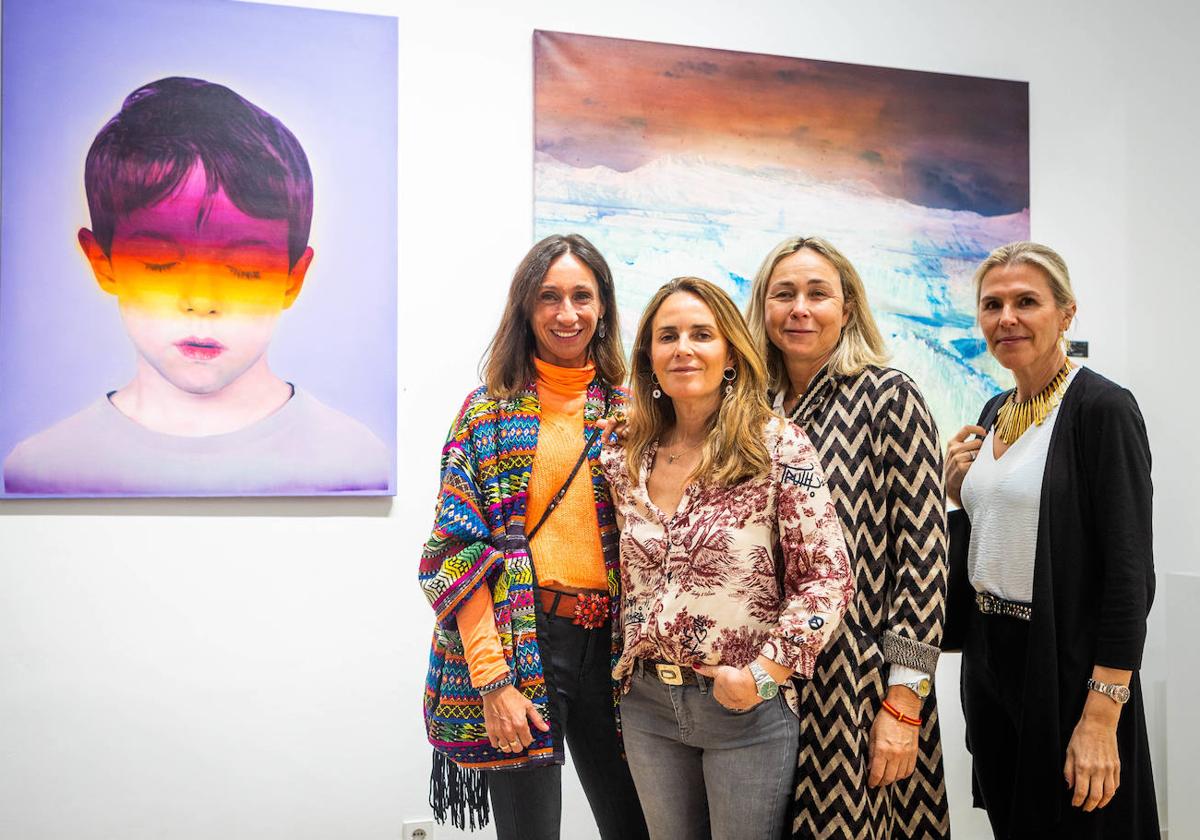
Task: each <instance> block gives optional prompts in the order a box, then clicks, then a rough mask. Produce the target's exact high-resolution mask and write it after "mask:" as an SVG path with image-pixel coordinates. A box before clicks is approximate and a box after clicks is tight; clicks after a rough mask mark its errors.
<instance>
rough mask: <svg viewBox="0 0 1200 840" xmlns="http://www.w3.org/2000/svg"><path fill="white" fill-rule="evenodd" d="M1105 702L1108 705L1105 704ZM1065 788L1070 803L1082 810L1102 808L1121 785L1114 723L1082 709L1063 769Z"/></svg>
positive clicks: (1113, 717) (1114, 721) (1115, 724)
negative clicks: (1070, 791)
mask: <svg viewBox="0 0 1200 840" xmlns="http://www.w3.org/2000/svg"><path fill="white" fill-rule="evenodd" d="M1106 702H1111V701H1107V699H1106ZM1114 705H1115V704H1114ZM1063 775H1064V776H1066V779H1067V786H1068V787H1070V788H1074V795H1073V796H1072V797H1071V804H1072V805H1074V806H1075V807H1076V808H1078V807H1080V806H1082V807H1083V810H1085V811H1094V810H1095V809H1097V808H1103V807H1104V806H1105V805H1107V804H1108V803H1109V802H1110V801H1111V800H1112V798H1113V794H1115V793H1116V792H1117V788H1118V787H1120V785H1121V758H1120V756H1119V755H1118V754H1117V720H1116V716H1112V718H1111V720H1110V719H1107V718H1097V717H1096V716H1093V715H1089V714H1088V712H1087V711H1086V710H1085V711H1084V714H1083V716H1082V717H1080V718H1079V723H1077V724H1076V725H1075V731H1074V732H1073V733H1071V741H1070V743H1069V744H1067V763H1066V765H1064V767H1063Z"/></svg>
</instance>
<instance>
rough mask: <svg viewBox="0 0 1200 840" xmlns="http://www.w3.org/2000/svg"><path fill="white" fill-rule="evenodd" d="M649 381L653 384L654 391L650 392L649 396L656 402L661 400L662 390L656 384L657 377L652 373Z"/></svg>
mask: <svg viewBox="0 0 1200 840" xmlns="http://www.w3.org/2000/svg"><path fill="white" fill-rule="evenodd" d="M650 381H651V382H653V383H654V390H653V391H651V392H650V396H652V397H654V399H656V400H658V399H662V388H661V387H660V386H659V384H658V377H657V376H655V375H654V374H653V373H652V374H650Z"/></svg>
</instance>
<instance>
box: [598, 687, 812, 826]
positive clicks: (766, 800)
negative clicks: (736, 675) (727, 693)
mask: <svg viewBox="0 0 1200 840" xmlns="http://www.w3.org/2000/svg"><path fill="white" fill-rule="evenodd" d="M698 680H699V683H700V684H699V685H698V686H696V685H681V686H669V685H664V684H663V683H661V682H659V681H658V679H657V678H655V677H654V676H651V674H650V673H649V672H648V671H647V672H646V673H645V674H639V673H637V672H636V671H635V672H634V676H633V684H632V686H631V687H630V689H629V693H628V694H626V695H625V698H624V699H623V700H622V701H621V722H622V726H623V729H624V733H625V754H626V756H627V757H628V759H629V769H630V771H631V772H632V773H633V782H634V784H635V785H637V791H638V797H639V798H640V799H641V800H642V811H643V813H644V814H645V815H646V824H647V826H648V827H649V829H650V837H651V838H652V840H709V838H712V840H734V838H736V840H776V839H777V838H778V837H779V836H780V835H781V834H782V832H783V824H784V822H785V821H786V819H787V808H788V802H789V800H790V799H791V794H792V782H793V778H794V776H795V772H796V752H797V750H798V748H799V743H800V721H799V719H797V717H796V715H795V714H793V713H792V710H791V709H790V708H789V707H788V705H787V704H786V703H785V702H784V700H783V695H782V693H780V694H779V696H777V697H776V698H775V699H773V700H767V701H764V702H762V703H759V704H758V705H757V706H755V707H754V708H753V709H751V710H750V711H748V712H731V711H729V710H728V709H726V708H725V707H724V706H722V705H721V704H720V703H718V702H717V700H716V698H715V697H713V695H712V682H711V681H710V680H707V679H705V678H704V677H698Z"/></svg>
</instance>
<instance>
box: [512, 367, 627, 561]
mask: <svg viewBox="0 0 1200 840" xmlns="http://www.w3.org/2000/svg"><path fill="white" fill-rule="evenodd" d="M608 396H609V394H608V389H607V388H605V389H604V410H603V411H602V412H601V417H603V416H606V415H607V414H608ZM599 436H600V427H599V426H597V427H596V428H594V429H592V433H591V434H590V435H588V439H587V443H585V444H584V445H583V451H582V452H580V453H579V458H578V460H576V461H575V466H573V467H571V474H570V475H568V476H567V480H566V481H564V482H563V485H562V487H559V488H558V492H557V493H555V494H554V496H553V497H552V498H551V499H550V504H548V505H546V509H545V510H544V511H542V516H541V518H540V519H538V521H537V524H536V525H534V526H533V529H532V530H531V531H530V532H529V533H528V534H526V535H525V540H526V542H533V537H534V534H536V533H537V532H538V531H539V530H541V527H542V526H543V525H545V524H546V519H547V518H549V516H550V514H552V513H554V509H555V508H556V507H558V505H559V503H560V502H561V501H562V500H563V496H565V495H567V488H568V487H570V486H571V482H572V481H574V480H575V474H576V473H578V472H579V468H580V467H582V466H583V462H584V461H586V460H587V456H588V453H589V452H591V451H592V444H594V443H595V442H596V438H598V437H599Z"/></svg>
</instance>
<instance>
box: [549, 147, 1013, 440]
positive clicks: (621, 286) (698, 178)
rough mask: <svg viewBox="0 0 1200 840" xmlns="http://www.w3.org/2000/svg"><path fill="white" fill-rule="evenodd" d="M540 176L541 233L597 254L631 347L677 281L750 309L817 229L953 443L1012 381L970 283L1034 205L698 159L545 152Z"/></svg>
mask: <svg viewBox="0 0 1200 840" xmlns="http://www.w3.org/2000/svg"><path fill="white" fill-rule="evenodd" d="M534 171H535V202H534V217H535V228H536V230H535V233H536V236H537V237H538V238H540V237H543V236H546V235H549V234H551V233H568V232H576V233H580V234H583V235H584V236H586V237H587V238H588V239H590V240H591V241H592V242H594V243H595V244H596V246H597V247H599V248H600V250H601V251H602V252H603V253H604V255H605V257H606V258H607V259H608V261H609V264H610V265H611V266H612V268H613V273H614V275H615V278H616V285H617V296H618V302H619V304H620V309H621V313H620V314H621V321H622V332H623V335H624V338H625V342H626V348H627V349H628V348H629V347H630V346H631V345H632V339H633V332H634V330H635V329H636V327H637V320H638V317H639V316H640V314H641V311H642V308H643V306H644V305H645V303H646V301H647V300H648V299H649V297H650V296H651V295H652V294H653V292H654V290H655V289H657V288H658V287H659V286H660V285H662V284H663V283H664V282H666V281H667V280H669V279H671V278H672V277H676V276H680V275H685V274H690V275H695V276H698V277H704V278H705V279H709V280H712V281H714V282H716V283H718V284H719V285H721V286H723V287H724V288H725V289H726V290H728V291H729V292H730V294H731V295H732V296H733V297H734V299H735V300H736V301H737V302H738V303H739V305H744V304H745V303H746V300H747V297H748V294H749V291H750V285H751V283H752V282H753V280H754V275H755V273H756V272H757V270H758V267H759V264H760V263H761V261H762V259H763V257H764V256H766V254H767V253H768V252H769V251H770V250H771V249H772V248H773V247H774V246H775V245H776V244H777V243H778V242H779V241H780V240H782V239H784V238H785V237H788V236H793V235H797V234H806V235H819V236H823V237H825V238H827V239H829V240H830V241H831V242H833V243H834V244H835V245H836V246H837V247H838V248H839V250H841V251H842V252H843V253H844V254H846V256H847V257H849V259H850V260H851V261H852V262H853V263H854V265H855V267H856V268H857V269H858V271H859V274H861V275H862V278H863V281H864V282H865V283H866V285H867V292H868V295H869V298H870V303H871V308H872V310H873V311H874V313H875V317H876V320H877V321H878V322H879V327H880V329H881V331H882V332H883V334H884V337H885V339H886V340H887V341H888V346H889V350H890V351H891V354H892V364H893V365H895V366H896V367H898V368H900V369H901V370H904V371H906V372H907V373H909V374H910V375H912V377H913V378H914V379H915V380H916V381H917V383H918V385H919V386H920V387H921V390H922V392H923V393H924V394H925V396H926V398H927V399H928V400H929V403H930V407H931V408H932V410H933V413H934V417H935V419H936V420H937V422H938V426H939V429H940V430H941V432H942V436H943V438H945V437H948V436H949V435H950V434H953V433H954V432H955V431H957V430H958V428H959V427H960V426H962V425H963V424H964V423H966V422H974V420H975V417H976V413H977V412H978V410H979V407H980V406H981V405H982V404H983V402H984V400H985V399H986V398H987V397H989V396H991V395H992V394H994V393H995V392H996V391H997V390H999V389H1000V388H1001V387H1007V384H1008V381H1009V380H1008V377H1007V374H1006V373H1005V372H1004V371H1003V369H1001V368H999V367H998V366H997V365H996V364H995V362H994V361H993V360H992V359H991V358H990V356H988V354H987V352H986V348H985V347H984V345H983V342H982V338H981V336H980V334H979V331H978V328H977V327H976V326H975V318H974V311H975V305H974V303H975V301H974V290H973V289H972V288H971V276H972V273H973V271H974V269H975V266H976V265H978V263H979V261H980V260H982V259H983V258H984V257H985V256H986V255H987V253H988V252H989V251H991V250H992V249H993V248H995V247H996V246H998V245H1002V244H1004V243H1006V242H1012V241H1014V240H1018V239H1027V238H1028V236H1029V212H1028V210H1025V211H1022V212H1020V213H1014V214H1010V215H1004V216H981V215H979V214H977V213H973V212H968V211H954V210H939V209H932V208H928V207H921V206H918V205H915V204H912V203H909V202H907V201H904V200H902V199H898V198H894V197H891V196H887V195H884V194H882V193H880V192H879V191H878V190H877V189H875V188H874V187H873V186H872V185H871V184H869V183H865V182H858V181H845V182H839V183H821V182H817V181H814V180H811V179H809V178H806V177H805V175H804V174H803V173H801V172H798V171H795V170H789V169H783V168H765V167H756V168H745V167H739V166H734V165H729V164H723V163H717V162H713V161H707V160H704V159H703V158H699V157H661V158H658V159H656V160H653V161H651V162H650V163H647V164H645V165H643V166H641V167H638V168H636V169H633V170H632V171H629V172H618V171H616V170H613V169H609V168H608V167H604V166H593V167H588V168H578V167H574V166H570V165H567V164H564V163H561V162H559V161H558V160H556V159H555V158H553V157H551V156H550V155H547V154H544V153H537V155H536V160H535V170H534Z"/></svg>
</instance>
